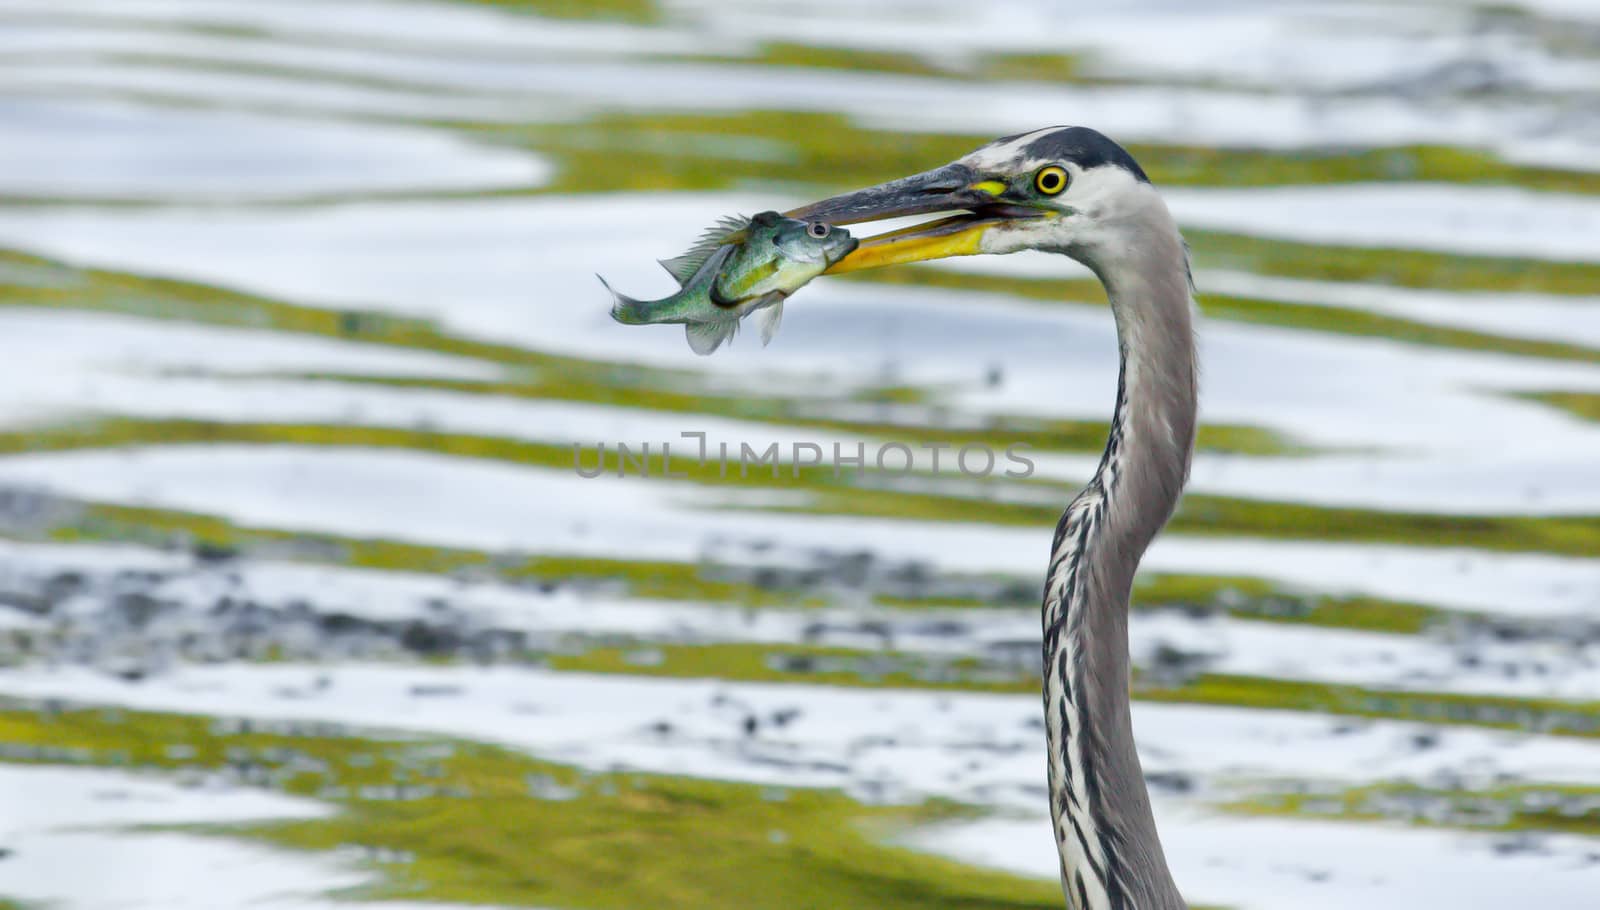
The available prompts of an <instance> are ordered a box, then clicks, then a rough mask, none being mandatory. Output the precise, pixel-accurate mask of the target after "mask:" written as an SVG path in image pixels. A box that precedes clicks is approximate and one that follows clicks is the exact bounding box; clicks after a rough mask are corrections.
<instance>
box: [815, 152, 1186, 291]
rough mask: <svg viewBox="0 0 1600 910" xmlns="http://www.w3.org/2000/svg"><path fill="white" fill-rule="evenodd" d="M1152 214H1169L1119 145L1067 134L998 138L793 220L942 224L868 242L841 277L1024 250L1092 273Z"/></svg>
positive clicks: (847, 260)
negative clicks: (1064, 259) (1156, 210)
mask: <svg viewBox="0 0 1600 910" xmlns="http://www.w3.org/2000/svg"><path fill="white" fill-rule="evenodd" d="M1151 206H1159V207H1160V211H1161V212H1163V213H1164V212H1165V210H1166V209H1165V205H1164V204H1163V203H1162V202H1161V199H1160V197H1159V196H1158V195H1157V194H1156V192H1155V190H1154V189H1153V188H1152V187H1151V186H1150V180H1149V178H1147V177H1146V176H1145V174H1144V171H1143V170H1142V169H1140V167H1139V164H1138V162H1136V161H1134V160H1133V157H1132V156H1131V155H1129V154H1128V153H1127V151H1125V150H1124V149H1123V148H1122V146H1120V145H1117V144H1116V143H1115V142H1112V141H1111V140H1110V139H1108V138H1106V137H1105V136H1103V135H1101V134H1100V133H1098V132H1096V131H1094V130H1092V129H1088V128H1087V127H1081V126H1066V127H1049V128H1046V129H1042V130H1035V131H1033V132H1031V133H1023V134H1020V135H1016V136H1007V137H1005V138H1003V139H996V140H995V141H994V142H991V143H989V144H988V145H985V146H983V147H981V148H979V149H977V150H975V151H973V152H972V153H970V154H968V155H965V156H963V157H962V158H960V159H958V160H956V161H954V162H951V163H950V164H947V165H945V166H944V167H939V168H935V169H933V170H931V171H925V172H923V173H921V174H915V175H913V176H910V177H904V178H901V179H899V180H892V181H890V182H888V183H883V184H879V185H878V186H875V187H869V188H867V189H864V190H857V191H856V192H853V193H845V194H844V195H842V196H834V197H833V198H831V199H824V200H822V201H821V202H815V203H812V204H811V205H808V206H805V207H803V208H800V209H796V210H795V211H792V212H789V213H788V214H789V216H790V217H793V218H801V219H805V220H808V221H821V222H825V223H828V224H857V223H860V222H864V221H878V220H882V219H885V218H899V217H904V216H909V215H924V214H930V215H931V214H935V213H943V214H944V215H945V217H942V218H938V219H936V220H933V221H929V222H925V223H922V224H918V225H915V226H913V227H908V228H904V229H901V230H898V231H892V232H889V233H886V234H880V235H878V236H876V237H869V238H866V239H863V240H862V241H861V245H860V246H859V247H858V248H857V249H856V250H855V251H854V252H852V253H851V254H850V255H848V256H846V257H844V259H842V260H840V261H839V262H838V263H836V264H834V266H833V267H832V268H830V269H829V270H828V271H829V272H830V273H834V272H848V271H854V270H857V269H869V268H878V267H881V266H886V265H894V264H896V263H901V262H917V261H921V260H927V259H942V258H944V257H947V256H971V255H975V254H978V253H1014V252H1016V251H1018V250H1048V251H1053V252H1060V253H1066V254H1067V255H1069V256H1072V257H1074V258H1076V259H1079V260H1082V261H1084V262H1086V263H1088V264H1089V265H1090V266H1091V267H1092V266H1094V265H1095V262H1096V260H1098V259H1100V258H1103V257H1105V256H1106V255H1108V254H1114V253H1115V252H1116V251H1117V250H1118V249H1120V248H1123V247H1124V246H1126V245H1129V244H1132V243H1134V242H1135V241H1136V240H1137V235H1138V232H1139V231H1140V230H1142V229H1144V228H1143V227H1141V226H1142V225H1148V224H1149V221H1148V219H1146V218H1145V217H1144V216H1145V215H1147V214H1149V213H1150V208H1151Z"/></svg>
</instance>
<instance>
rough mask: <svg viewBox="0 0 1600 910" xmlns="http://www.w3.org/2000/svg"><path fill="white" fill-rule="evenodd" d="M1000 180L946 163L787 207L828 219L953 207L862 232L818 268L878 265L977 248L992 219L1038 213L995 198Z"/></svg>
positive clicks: (849, 220)
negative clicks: (847, 249)
mask: <svg viewBox="0 0 1600 910" xmlns="http://www.w3.org/2000/svg"><path fill="white" fill-rule="evenodd" d="M1005 190H1006V185H1005V183H1003V182H1002V181H999V180H993V179H983V178H981V177H980V175H979V174H977V173H976V172H975V171H973V169H972V168H970V167H968V166H966V165H964V164H949V165H946V166H944V167H941V168H935V169H934V170H931V171H925V172H923V173H921V174H914V175H912V176H910V177H903V178H901V179H899V180H891V181H889V182H888V183H882V184H879V185H878V186H874V187H869V188H867V189H864V190H857V191H855V192H853V193H845V194H843V195H841V196H834V197H833V198H831V199H824V200H822V201H821V202H814V203H812V204H811V205H807V206H803V207H801V208H798V209H795V210H794V211H792V212H788V213H787V214H788V216H789V217H791V218H800V219H804V220H807V221H822V222H826V223H828V224H859V223H861V222H863V221H881V220H883V219H886V218H901V217H905V216H907V215H926V214H934V213H941V212H942V213H959V214H951V216H950V217H947V218H941V219H939V220H937V221H933V222H930V223H925V224H919V225H914V226H912V227H908V228H903V229H901V230H897V231H891V232H889V233H886V234H880V235H877V236H875V237H864V238H862V240H861V243H860V245H859V246H857V247H856V249H855V251H854V252H852V253H850V254H849V255H847V256H845V257H844V258H843V259H840V260H839V261H838V262H836V263H834V264H833V266H832V267H830V268H829V269H828V270H827V272H825V273H824V274H828V275H836V274H838V273H840V272H854V271H859V270H861V269H875V268H882V267H883V266H887V265H898V264H900V263H903V262H922V261H926V260H929V259H944V258H946V257H949V256H972V255H976V254H978V253H981V252H983V250H982V240H983V235H984V234H985V233H986V232H987V231H988V230H990V229H991V228H993V227H994V226H995V225H996V224H999V223H1001V222H1002V221H1005V220H1007V219H1011V218H1018V217H1037V216H1038V215H1039V214H1040V213H1039V212H1037V211H1034V210H1029V209H1025V208H1022V207H1019V206H1013V205H1006V204H1002V203H1000V202H998V198H997V197H999V196H1000V195H1001V194H1002V193H1004V192H1005Z"/></svg>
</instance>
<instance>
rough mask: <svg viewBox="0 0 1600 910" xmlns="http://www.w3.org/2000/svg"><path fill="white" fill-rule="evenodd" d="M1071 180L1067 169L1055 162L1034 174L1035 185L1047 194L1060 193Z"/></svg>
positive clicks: (1054, 194)
mask: <svg viewBox="0 0 1600 910" xmlns="http://www.w3.org/2000/svg"><path fill="white" fill-rule="evenodd" d="M1070 180H1071V178H1070V177H1069V176H1068V175H1067V169H1066V168H1064V167H1058V166H1057V165H1054V164H1052V165H1050V166H1049V167H1042V168H1040V169H1039V173H1037V174H1034V175H1033V185H1034V187H1035V188H1037V189H1038V190H1039V192H1041V193H1043V194H1045V195H1046V196H1056V195H1059V194H1060V193H1061V191H1062V190H1064V189H1066V188H1067V183H1068V182H1069V181H1070Z"/></svg>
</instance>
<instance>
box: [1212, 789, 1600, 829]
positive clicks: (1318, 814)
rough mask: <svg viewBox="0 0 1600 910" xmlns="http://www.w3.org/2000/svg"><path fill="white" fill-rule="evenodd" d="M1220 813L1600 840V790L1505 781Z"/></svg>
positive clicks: (1345, 792)
mask: <svg viewBox="0 0 1600 910" xmlns="http://www.w3.org/2000/svg"><path fill="white" fill-rule="evenodd" d="M1218 808H1220V809H1222V810H1223V811H1225V812H1230V813H1233V814H1236V815H1245V816H1264V817H1275V818H1285V817H1287V818H1318V819H1327V820H1336V821H1347V822H1374V821H1380V822H1396V821H1398V822H1402V823H1404V824H1408V825H1414V826H1418V827H1427V828H1446V829H1453V830H1480V831H1483V830H1486V831H1504V832H1516V831H1541V832H1552V833H1555V832H1559V833H1566V834H1577V835H1582V836H1586V837H1595V836H1600V788H1594V787H1577V786H1563V785H1557V784H1511V785H1506V784H1500V785H1492V786H1487V787H1481V788H1479V787H1473V788H1454V789H1444V788H1439V787H1430V786H1423V785H1420V784H1416V783H1411V782H1385V783H1379V784H1371V785H1367V786H1360V787H1347V788H1309V789H1308V788H1303V787H1301V788H1295V789H1294V790H1290V791H1286V792H1283V791H1279V792H1275V791H1272V790H1270V789H1269V790H1268V791H1267V792H1261V793H1255V794H1252V795H1250V796H1248V797H1245V798H1241V799H1236V800H1230V801H1228V802H1226V803H1224V804H1222V805H1221V806H1219V807H1218Z"/></svg>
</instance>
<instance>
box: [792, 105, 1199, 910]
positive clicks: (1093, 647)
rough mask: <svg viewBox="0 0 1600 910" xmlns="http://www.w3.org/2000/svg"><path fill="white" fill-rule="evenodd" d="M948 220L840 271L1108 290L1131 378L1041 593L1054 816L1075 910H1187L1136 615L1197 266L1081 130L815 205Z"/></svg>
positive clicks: (1105, 147)
mask: <svg viewBox="0 0 1600 910" xmlns="http://www.w3.org/2000/svg"><path fill="white" fill-rule="evenodd" d="M935 212H945V213H950V212H956V213H959V214H953V215H951V216H950V217H947V218H943V219H939V220H936V221H933V222H932V223H928V224H922V225H918V226H915V227H912V228H907V229H905V230H901V231H895V232H892V233H888V234H884V235H881V236H879V237H875V238H869V239H867V240H864V241H863V242H862V243H861V246H860V248H859V249H857V250H856V251H855V252H854V253H852V254H851V255H850V256H848V257H846V258H845V259H844V260H842V261H841V262H839V263H838V264H837V265H835V266H834V268H833V269H831V271H834V272H839V271H850V270H853V269H863V268H876V267H879V266H885V265H892V264H895V263H901V262H914V261H918V260H925V259H937V258H942V257H945V256H967V255H975V254H980V253H1012V252H1016V251H1018V250H1045V251H1048V252H1055V253H1063V254H1065V255H1067V256H1070V257H1072V258H1073V259H1076V260H1078V261H1079V262H1081V263H1083V264H1084V265H1087V266H1088V267H1089V268H1090V269H1092V270H1093V271H1094V273H1095V275H1096V276H1098V277H1099V279H1100V282H1101V284H1103V285H1105V289H1106V295H1107V297H1108V298H1109V299H1110V301H1111V312H1112V315H1113V317H1114V318H1115V320H1116V325H1117V339H1118V343H1119V346H1120V348H1121V375H1120V377H1119V381H1118V383H1117V401H1116V407H1115V410H1114V412H1113V415H1112V418H1111V431H1110V435H1109V438H1108V439H1107V441H1106V448H1105V454H1104V456H1103V457H1102V458H1101V459H1100V465H1099V467H1098V468H1097V469H1096V470H1095V473H1094V477H1093V478H1092V479H1091V480H1090V481H1089V483H1088V485H1087V486H1086V487H1085V488H1084V490H1083V491H1082V492H1081V493H1079V494H1078V495H1077V497H1076V498H1074V499H1073V500H1072V502H1071V503H1070V504H1069V505H1068V506H1067V509H1066V511H1065V512H1064V513H1063V514H1062V516H1061V521H1060V523H1059V524H1058V525H1057V526H1056V535H1055V541H1054V543H1053V545H1052V547H1051V553H1050V563H1049V568H1048V570H1047V574H1046V576H1045V594H1044V609H1043V614H1044V616H1043V618H1044V667H1045V672H1044V707H1045V729H1046V731H1047V738H1048V742H1049V771H1048V778H1049V784H1050V811H1051V816H1052V818H1053V820H1054V827H1055V837H1056V845H1057V848H1058V850H1059V852H1060V856H1061V880H1062V889H1063V890H1064V891H1065V892H1066V896H1067V903H1068V904H1069V905H1070V906H1071V907H1073V908H1074V910H1132V908H1137V910H1181V908H1183V907H1184V906H1185V905H1184V902H1183V898H1182V896H1180V895H1179V893H1178V888H1177V886H1176V885H1175V884H1174V883H1173V880H1172V873H1171V871H1170V870H1169V869H1168V868H1167V860H1166V856H1165V855H1164V854H1163V853H1162V850H1161V841H1160V838H1159V837H1158V836H1157V834H1156V826H1155V819H1154V817H1153V815H1152V814H1151V810H1150V794H1149V791H1148V790H1147V789H1146V787H1145V782H1144V776H1143V774H1142V772H1141V770H1140V767H1139V756H1138V753H1137V752H1136V751H1135V749H1134V741H1133V725H1132V720H1131V717H1130V714H1129V703H1128V683H1129V678H1128V674H1129V666H1128V603H1129V595H1130V593H1131V590H1132V586H1133V575H1134V571H1135V569H1137V567H1138V565H1139V560H1140V558H1141V557H1142V556H1143V555H1144V551H1145V549H1146V548H1147V547H1148V546H1149V545H1150V542H1151V541H1152V540H1153V539H1154V538H1155V536H1156V534H1157V533H1158V532H1160V530H1161V528H1162V526H1163V525H1165V524H1166V522H1167V519H1168V518H1170V517H1171V515H1172V511H1173V509H1174V508H1175V507H1176V506H1177V503H1178V498H1179V496H1181V495H1182V492H1183V484H1184V481H1185V480H1186V479H1187V477H1188V473H1189V460H1190V457H1191V455H1192V453H1193V450H1194V437H1195V410H1196V377H1195V344H1194V326H1193V311H1194V298H1193V295H1192V287H1191V279H1190V272H1189V257H1188V250H1187V248H1186V247H1185V245H1184V242H1183V237H1182V236H1181V235H1180V234H1179V233H1178V227H1177V224H1176V223H1175V222H1174V221H1173V219H1172V215H1171V214H1170V213H1169V212H1168V211H1167V206H1166V204H1165V203H1164V202H1163V201H1162V199H1161V196H1160V195H1159V194H1158V193H1157V192H1156V191H1155V188H1154V187H1152V186H1151V185H1150V181H1149V178H1147V177H1146V176H1145V174H1144V171H1143V170H1142V169H1141V168H1140V167H1139V165H1138V163H1137V162H1135V161H1134V160H1133V158H1132V156H1130V155H1129V154H1128V153H1127V152H1126V151H1125V150H1124V149H1123V148H1122V147H1121V146H1119V145H1117V144H1116V143H1115V142H1112V141H1111V140H1110V139H1107V138H1106V137H1105V136H1103V135H1101V134H1100V133H1098V132H1095V131H1094V130H1091V129H1086V128H1084V127H1050V128H1047V129H1042V130H1036V131H1034V132H1031V133H1024V134H1021V135H1017V136H1008V137H1006V138H1004V139H998V140H996V141H994V142H991V143H989V144H988V145H985V146H983V147H982V148H980V149H978V150H977V151H974V152H972V153H971V154H969V155H967V156H965V157H963V158H961V159H959V160H957V161H955V162H953V163H951V164H948V165H945V166H944V167H940V168H936V169H934V170H931V171H927V172H925V173H922V174H917V175H915V176H912V177H906V178H903V179H900V180H894V181H891V182H889V183H884V184H881V185H879V186H875V187H872V188H870V189H865V190H860V191H858V192H854V193H846V194H845V195H842V196H835V197H833V198H831V199H825V200H823V201H821V202H818V203H814V204H812V205H808V206H805V207H804V208H801V209H798V210H796V211H795V212H791V213H790V214H792V215H793V216H794V217H797V218H806V219H810V220H813V221H823V222H827V223H830V224H852V223H858V222H863V221H874V220H879V219H883V218H891V217H898V216H905V215H918V214H931V213H935Z"/></svg>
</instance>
